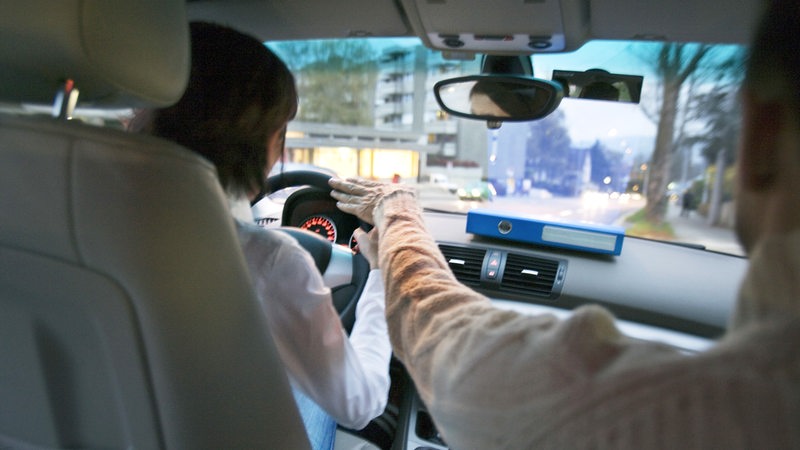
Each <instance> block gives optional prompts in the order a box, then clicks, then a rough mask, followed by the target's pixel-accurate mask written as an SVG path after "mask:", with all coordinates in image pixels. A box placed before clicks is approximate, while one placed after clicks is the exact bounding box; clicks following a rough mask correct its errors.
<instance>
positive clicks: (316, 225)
mask: <svg viewBox="0 0 800 450" xmlns="http://www.w3.org/2000/svg"><path fill="white" fill-rule="evenodd" d="M300 228H302V229H304V230H308V231H313V232H314V233H317V234H318V235H320V236H322V237H324V238H325V239H327V240H329V241H331V242H336V224H334V223H333V221H332V220H331V219H329V218H327V217H325V216H322V215H319V216H310V217H307V218H306V220H304V221H303V223H301V224H300Z"/></svg>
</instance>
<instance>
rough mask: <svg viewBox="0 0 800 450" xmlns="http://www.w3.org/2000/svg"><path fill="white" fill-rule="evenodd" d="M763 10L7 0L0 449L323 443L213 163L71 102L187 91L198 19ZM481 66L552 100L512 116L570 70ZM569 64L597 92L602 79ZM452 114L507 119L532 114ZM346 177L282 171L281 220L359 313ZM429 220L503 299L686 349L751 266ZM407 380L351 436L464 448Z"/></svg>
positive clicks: (380, 32) (448, 252) (719, 319)
mask: <svg viewBox="0 0 800 450" xmlns="http://www.w3.org/2000/svg"><path fill="white" fill-rule="evenodd" d="M758 8H759V2H758V1H757V0H717V1H707V0H702V1H697V0H674V1H655V0H647V1H641V0H613V1H600V0H536V1H521V2H519V1H513V0H499V1H493V2H484V1H480V0H343V1H325V0H310V1H301V2H298V1H294V2H293V1H287V0H248V1H232V0H188V1H185V0H157V1H156V0H151V1H143V2H130V1H123V0H28V1H25V2H12V1H10V0H4V1H3V7H2V10H3V14H2V15H0V104H1V105H2V106H3V107H4V108H3V109H2V112H1V113H0V174H1V175H0V192H2V193H1V194H0V336H1V337H2V342H3V345H2V346H0V405H3V406H2V407H0V449H4V448H9V449H56V448H143V449H150V448H154V449H155V448H164V449H166V448H191V449H201V448H214V449H218V448H242V449H244V448H247V449H252V448H281V449H301V448H309V444H308V442H307V438H306V436H305V433H304V429H303V425H302V422H301V421H300V418H299V414H298V413H297V408H296V406H295V404H294V400H293V398H292V395H291V391H290V386H289V381H288V379H287V376H286V374H285V372H284V369H283V366H282V364H281V362H280V359H279V358H278V356H277V353H276V350H275V347H274V344H273V342H272V339H271V337H270V334H269V330H268V328H267V326H266V322H265V320H264V319H263V317H262V316H261V311H260V310H259V307H258V302H257V300H256V297H255V294H254V293H253V291H252V288H251V287H250V280H249V276H248V274H247V267H246V264H245V262H244V258H243V256H242V253H241V250H240V248H239V244H238V241H237V236H236V232H235V229H234V225H233V222H232V221H231V217H230V212H229V211H228V204H227V202H226V199H225V194H224V193H223V192H222V189H221V187H220V186H219V183H218V181H217V178H216V175H215V171H214V168H213V166H212V165H211V164H210V163H209V162H207V161H205V160H203V159H202V158H201V157H199V156H197V155H196V154H194V153H192V152H190V151H188V150H187V149H184V148H181V147H179V146H178V145H176V144H173V143H170V142H166V141H164V140H160V139H156V138H152V137H148V136H140V135H135V134H132V133H128V132H126V131H124V130H121V129H119V128H118V127H112V126H95V125H89V124H85V123H81V122H80V121H77V120H70V119H71V117H72V114H73V112H74V110H75V108H76V106H77V107H84V108H92V109H97V110H118V109H127V108H152V107H160V106H165V105H169V104H171V103H173V102H175V101H177V100H178V99H179V98H180V96H181V95H182V92H183V89H184V88H185V84H186V80H187V77H188V67H189V66H188V63H189V42H188V24H189V22H190V21H192V20H205V21H211V22H216V23H221V24H225V25H229V26H231V27H234V28H236V29H238V30H240V31H243V32H246V33H249V34H252V35H253V36H256V37H258V38H259V39H261V40H263V41H265V42H266V41H284V40H307V39H333V38H335V39H343V38H362V37H416V38H418V39H420V40H421V42H422V43H423V44H424V45H425V46H426V47H428V48H429V49H432V50H435V51H442V52H449V53H457V54H462V53H463V54H478V55H489V56H491V57H493V58H496V60H497V61H504V62H507V61H513V60H520V59H521V60H522V61H528V60H529V57H530V55H531V54H534V53H569V52H573V51H575V50H577V49H579V48H580V47H582V46H583V45H584V44H585V43H587V42H589V41H593V40H619V39H624V40H642V41H660V40H670V41H676V42H704V43H724V44H738V45H746V44H747V43H748V42H749V38H750V34H751V33H752V31H753V25H754V20H755V18H757V17H758V11H759V9H758ZM522 65H523V66H524V65H525V64H524V63H523V64H522ZM586 69H589V68H586ZM475 75H476V76H477V75H486V79H487V80H492V79H494V80H495V81H497V82H498V83H499V81H498V80H500V78H492V77H493V76H494V77H497V76H499V77H504V78H503V80H504V81H508V79H509V78H516V79H517V80H522V81H516V82H514V83H512V85H513V86H514V87H513V89H514V90H516V91H526V92H527V91H531V90H532V92H534V94H531V95H530V97H529V99H530V101H531V102H533V99H534V98H536V99H537V105H538V106H537V108H539V109H537V110H533V111H528V112H527V113H525V114H523V115H521V116H518V117H517V120H522V121H530V120H537V119H539V118H541V117H543V116H545V115H547V114H549V113H551V112H552V111H553V110H556V109H557V108H558V103H559V102H560V101H561V96H562V93H561V91H560V90H559V89H560V88H559V87H557V86H556V83H554V82H552V81H547V80H545V81H542V80H537V81H532V80H531V78H532V76H531V73H530V72H529V71H527V70H525V68H524V67H523V68H522V69H512V70H499V69H496V68H495V69H492V70H490V71H488V72H484V73H482V74H477V73H476V74H475ZM568 75H570V76H571V75H572V74H569V73H566V72H565V73H564V76H568ZM594 75H595V76H603V77H606V76H611V75H614V74H600V75H597V74H594ZM574 76H575V78H574V79H573V81H574V82H577V83H582V84H583V85H586V84H588V81H585V80H584V79H583V78H582V77H589V75H586V74H585V73H583V72H581V73H580V74H578V75H574ZM621 76H624V75H621ZM479 79H481V78H480V77H478V78H474V79H470V80H455V81H452V82H451V83H457V82H465V81H470V82H475V81H478V80H479ZM512 81H513V80H512ZM625 81H626V82H630V83H633V84H635V83H641V81H640V80H637V79H635V78H633V79H628V78H626V79H625ZM470 86H471V85H470ZM639 87H641V86H639ZM300 95H301V96H302V95H303V94H302V91H301V92H300ZM540 100H543V101H540ZM441 101H442V102H446V99H445V100H441ZM621 101H630V98H629V99H628V100H621ZM18 105H39V106H40V107H41V108H42V109H43V110H44V111H45V113H44V114H30V113H28V111H29V110H25V109H24V108H22V109H19V108H16V109H15V108H14V106H18ZM451 106H452V105H451ZM442 107H443V108H444V109H445V110H449V111H450V112H451V113H454V114H456V115H458V113H459V111H461V112H462V113H463V116H464V117H470V116H472V118H473V119H475V120H476V124H478V125H480V126H489V128H491V127H492V126H493V125H494V126H499V123H500V122H505V121H509V120H513V119H514V118H513V117H504V116H499V115H497V114H494V113H475V111H467V110H460V109H459V107H457V106H452V107H448V105H447V104H446V103H445V104H443V105H442ZM42 109H37V110H36V111H41V110H42ZM481 122H486V124H485V125H484V124H483V123H481ZM330 176H331V175H330V174H325V173H318V172H310V171H304V170H300V171H296V172H289V173H280V174H277V175H272V176H271V177H269V180H268V185H270V186H271V190H273V191H277V190H281V189H285V188H292V190H293V192H292V193H291V194H290V195H288V198H287V199H286V200H285V202H284V203H283V207H282V210H281V211H280V215H279V219H278V223H276V224H275V225H276V226H281V227H282V228H284V229H286V230H287V231H286V232H287V233H291V234H292V235H293V236H295V237H296V238H297V239H298V241H299V242H301V244H302V245H304V246H305V247H306V248H307V249H308V250H309V252H310V253H311V254H312V256H314V258H315V262H316V263H317V267H318V268H319V270H320V272H321V273H323V276H324V277H325V279H326V281H327V282H328V284H329V285H330V286H331V288H332V292H333V296H334V303H335V306H336V308H337V310H338V311H339V312H340V314H341V317H342V320H343V323H344V325H345V327H346V328H348V327H350V326H352V322H353V320H354V305H355V302H356V300H357V298H358V295H359V293H360V290H361V288H363V285H364V282H365V279H366V274H367V272H368V265H366V263H365V261H364V259H363V257H360V256H359V255H357V254H354V253H353V252H351V251H350V250H349V249H347V248H346V247H347V246H348V245H349V244H350V242H348V241H347V238H348V237H349V236H351V233H352V231H353V230H354V229H355V228H357V227H359V226H362V227H365V226H366V224H364V223H361V222H359V221H358V220H357V219H356V218H355V217H353V216H349V215H347V214H344V213H342V212H341V211H339V210H338V209H337V208H336V203H335V201H334V200H333V199H332V198H331V197H330V196H329V195H328V193H327V188H326V180H327V179H328V178H329V177H330ZM310 215H323V216H325V217H328V218H331V219H332V220H333V221H334V222H335V223H336V224H337V225H338V226H339V231H340V233H339V234H340V236H343V238H340V239H339V240H338V243H339V244H343V245H333V244H331V243H330V242H328V241H327V240H324V239H319V238H318V236H314V235H309V234H308V233H305V232H301V231H300V230H298V227H299V226H300V224H301V223H302V222H303V220H304V219H305V218H306V217H309V216H310ZM424 217H425V220H426V225H427V227H428V229H429V231H430V232H431V233H432V234H433V236H434V237H435V238H436V240H437V242H438V244H439V246H440V249H441V251H442V253H443V255H444V256H445V259H446V260H448V262H449V263H450V266H451V269H452V270H453V272H454V274H455V275H456V277H457V278H458V279H459V281H461V282H462V283H464V284H465V285H467V286H469V287H471V288H472V289H474V290H476V291H478V292H481V293H483V294H485V295H487V296H488V297H489V298H491V299H492V300H493V302H494V303H495V305H496V306H497V307H499V308H508V309H514V310H517V311H520V312H521V313H524V314H539V313H550V314H555V315H557V316H559V317H567V316H569V314H570V311H571V310H572V309H574V308H576V307H578V306H581V305H584V304H589V303H594V304H600V305H603V306H605V307H607V308H609V309H610V310H611V311H612V312H613V313H614V314H615V315H616V316H617V317H618V318H619V319H620V328H621V329H622V331H623V332H625V333H626V334H629V335H630V336H633V337H636V338H642V339H656V340H661V341H663V342H665V343H667V344H670V345H674V346H676V347H678V348H680V349H682V350H683V351H685V352H688V353H692V352H698V351H701V350H703V349H705V348H708V347H709V346H711V345H712V344H713V342H714V340H715V339H716V338H717V337H719V336H720V335H722V333H724V331H725V329H726V327H727V321H728V317H729V316H730V313H731V310H732V307H733V302H734V301H735V297H736V292H737V288H738V282H739V280H740V279H741V278H742V276H743V274H744V271H745V268H746V264H747V260H746V258H743V257H740V256H732V255H728V254H723V253H719V252H713V251H705V250H702V249H699V248H697V247H696V246H691V245H679V244H668V243H664V242H659V241H653V240H648V239H638V238H628V237H625V240H624V246H623V247H622V250H621V252H618V253H617V254H610V253H609V252H605V253H604V252H597V251H593V250H592V249H590V248H587V247H586V246H585V245H582V244H581V245H577V244H575V242H577V241H580V242H582V243H585V242H587V241H586V240H585V239H583V238H586V239H589V238H587V235H586V234H574V233H575V231H574V230H560V231H557V233H560V234H558V236H561V239H565V240H566V245H560V246H553V245H539V244H541V242H539V243H535V242H531V241H530V239H527V238H526V237H522V238H512V239H509V236H507V234H509V233H508V231H506V232H504V227H506V229H507V230H509V231H510V230H511V226H512V225H513V227H514V229H520V228H521V227H523V226H524V225H525V223H524V222H514V221H513V220H511V219H508V218H507V217H506V218H505V219H506V220H505V223H502V222H503V220H502V219H503V218H498V221H499V222H500V223H494V222H492V223H490V228H492V231H490V232H479V233H471V232H467V231H463V232H462V231H460V230H465V229H466V226H467V220H468V218H467V217H468V216H467V215H458V214H451V213H447V212H442V211H436V210H433V209H426V210H425V213H424ZM495 229H497V230H499V234H498V233H496V232H495V231H494V230H495ZM454 230H455V231H454ZM568 233H573V234H568ZM580 233H586V230H581V231H580ZM565 236H566V237H565ZM590 237H591V238H592V239H594V240H592V239H589V241H591V242H592V243H594V242H597V239H600V237H598V235H594V236H590ZM620 239H621V238H620ZM343 248H345V249H346V251H343ZM595 250H596V249H595ZM612 253H613V252H612ZM491 264H497V265H498V266H499V267H500V274H499V276H490V275H489V270H490V265H491ZM526 271H527V272H526ZM531 272H535V273H536V274H537V278H538V281H537V282H536V283H531V282H530V280H529V279H527V278H526V276H525V274H526V273H531ZM520 273H521V274H522V275H517V274H520ZM539 274H541V276H538V275H539ZM390 373H391V377H392V387H391V390H390V394H389V405H388V406H387V408H386V411H385V412H384V414H383V415H381V416H379V417H378V418H376V419H374V420H373V421H372V422H371V423H370V424H369V425H368V426H367V427H366V428H365V429H363V430H345V429H340V430H339V434H338V435H337V442H336V448H337V449H347V448H380V449H393V450H401V449H402V450H414V449H417V450H423V449H425V450H427V449H439V450H442V449H446V448H448V447H447V444H446V442H445V440H444V438H443V437H442V436H441V435H440V434H439V432H438V431H437V429H436V426H435V423H434V418H432V417H431V416H430V414H429V413H428V412H427V410H426V408H425V405H424V404H423V403H422V402H421V400H420V399H419V397H418V395H417V393H416V392H415V390H414V385H413V381H412V380H411V379H410V378H409V376H408V375H407V374H406V372H405V369H404V368H403V366H402V364H401V363H400V362H399V361H397V360H393V361H392V365H391V367H390Z"/></svg>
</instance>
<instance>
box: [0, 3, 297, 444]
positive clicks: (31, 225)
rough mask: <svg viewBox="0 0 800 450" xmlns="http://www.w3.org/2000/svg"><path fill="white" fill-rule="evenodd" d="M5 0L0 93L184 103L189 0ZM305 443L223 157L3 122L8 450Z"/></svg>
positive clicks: (0, 311)
mask: <svg viewBox="0 0 800 450" xmlns="http://www.w3.org/2000/svg"><path fill="white" fill-rule="evenodd" d="M0 3H2V6H1V7H0V8H1V9H2V11H3V14H2V15H0V101H3V102H6V103H7V104H12V105H16V104H17V103H16V102H23V101H31V102H39V103H41V102H43V101H50V99H51V98H52V97H53V96H54V95H55V93H56V91H58V89H59V86H60V85H62V84H63V83H64V80H65V79H67V78H69V79H72V80H73V81H72V82H69V83H74V86H75V87H77V89H78V90H80V92H81V94H80V95H81V98H83V97H84V95H85V97H86V98H87V104H89V105H92V106H94V107H114V108H117V107H122V106H126V105H127V106H137V107H138V106H163V105H167V104H169V103H171V102H174V101H177V99H178V98H180V95H181V93H182V90H183V88H184V86H185V83H186V79H187V75H188V58H189V56H188V24H187V23H186V18H185V11H184V8H185V6H184V1H183V0H151V1H137V2H131V1H128V0H26V1H25V2H18V1H12V0H2V1H0ZM120 55H125V57H120ZM307 446H308V443H307V439H306V437H305V433H304V431H303V427H302V423H301V421H300V419H299V415H298V414H297V410H296V407H295V405H294V400H293V398H292V396H291V392H290V390H289V386H288V382H287V378H286V374H285V371H284V369H283V366H282V364H281V363H280V360H279V358H278V356H277V352H276V350H275V348H274V344H273V343H272V340H271V337H270V334H269V330H268V328H267V325H266V323H265V321H264V317H263V312H262V311H261V309H260V306H259V304H258V301H257V299H256V296H255V294H254V293H253V291H252V288H251V285H250V279H249V277H248V273H247V267H246V265H245V262H244V258H243V256H242V253H241V250H240V248H239V244H238V240H237V237H236V232H235V229H234V224H233V222H232V220H231V216H230V213H229V211H228V210H227V206H226V201H225V197H224V194H223V192H222V190H221V188H220V186H219V183H218V181H217V179H216V176H215V171H214V168H213V166H212V165H211V164H209V163H208V162H207V161H205V160H203V159H202V158H200V157H198V156H197V155H195V154H194V153H192V152H190V151H188V150H186V149H184V148H181V147H179V146H177V145H175V144H172V143H169V142H165V141H163V140H159V139H156V138H152V137H149V136H138V135H133V134H130V133H126V132H124V131H121V130H115V129H110V128H100V127H94V126H89V125H84V124H81V123H78V122H77V121H65V120H59V119H53V118H49V117H33V116H25V115H16V114H11V113H5V114H1V115H0V448H147V449H150V448H191V449H203V448H209V449H219V448H291V449H294V448H307Z"/></svg>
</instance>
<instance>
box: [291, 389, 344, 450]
mask: <svg viewBox="0 0 800 450" xmlns="http://www.w3.org/2000/svg"><path fill="white" fill-rule="evenodd" d="M292 393H293V394H294V400H295V402H296V403H297V409H298V410H299V411H300V417H301V418H302V419H303V425H305V427H306V434H307V435H308V440H309V441H310V442H311V448H312V449H314V450H331V449H333V441H334V439H335V437H336V422H335V421H334V420H333V418H332V417H331V416H329V415H328V413H326V412H325V410H323V409H322V408H320V407H319V405H317V404H316V403H314V401H313V400H311V399H310V398H308V397H306V395H305V394H303V393H302V392H301V391H300V390H299V389H297V388H293V389H292Z"/></svg>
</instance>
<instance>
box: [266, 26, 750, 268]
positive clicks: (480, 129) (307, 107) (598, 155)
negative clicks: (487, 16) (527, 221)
mask: <svg viewBox="0 0 800 450" xmlns="http://www.w3.org/2000/svg"><path fill="white" fill-rule="evenodd" d="M268 45H269V47H270V48H271V49H273V50H274V51H276V53H278V54H279V55H280V56H281V57H282V58H283V60H284V61H286V62H287V63H288V64H289V66H290V68H291V69H292V71H293V73H294V74H295V76H296V79H297V85H298V90H299V93H300V108H299V111H298V115H297V118H296V119H295V120H294V121H293V122H292V123H290V126H289V132H288V133H287V141H286V154H285V161H287V162H290V163H293V164H306V165H313V166H320V167H324V168H327V169H330V170H333V171H334V172H336V173H337V174H338V175H339V176H341V177H349V176H360V177H365V178H372V179H379V180H385V181H391V182H398V183H409V184H413V185H415V187H416V188H417V189H418V192H419V198H420V201H421V203H422V204H423V206H424V207H426V208H429V209H433V210H439V211H447V212H455V213H466V212H467V211H469V210H470V209H472V208H489V209H494V210H498V211H506V212H513V213H515V214H520V213H522V214H525V215H530V216H533V217H537V218H542V219H547V220H556V221H567V222H583V223H594V224H603V225H612V226H616V227H621V228H624V229H625V232H626V234H627V235H631V236H640V237H646V238H652V239H658V240H668V241H677V242H683V243H688V244H692V245H698V246H704V247H705V248H708V249H710V250H714V251H722V252H727V253H733V254H743V252H742V250H741V248H740V247H739V245H738V243H737V242H736V238H735V235H734V232H733V229H732V223H733V192H732V184H733V183H732V177H733V176H734V172H735V171H734V168H733V164H734V161H735V151H736V138H737V134H738V123H739V110H738V101H737V86H738V84H739V83H740V81H741V79H740V77H741V74H742V69H741V64H742V60H743V56H742V55H743V51H742V48H740V47H737V46H701V45H694V44H675V43H656V42H624V41H614V42H610V41H595V42H590V43H588V44H586V45H585V46H584V47H582V48H581V49H579V50H578V51H576V52H573V53H567V54H552V55H549V54H539V55H535V56H534V57H533V67H534V75H535V76H536V77H537V78H543V79H547V80H550V79H552V78H553V72H554V71H559V70H568V71H586V70H589V69H601V70H605V71H608V72H611V73H617V74H626V75H636V76H643V77H644V82H643V85H642V93H641V101H640V103H638V104H636V103H630V102H628V103H620V102H612V101H603V100H586V99H579V98H574V95H573V96H570V93H569V92H567V93H565V98H564V100H563V101H562V102H561V104H560V106H559V107H558V108H557V109H556V111H555V112H553V113H552V114H551V115H549V116H548V117H546V118H544V119H541V120H538V121H531V122H507V123H503V124H502V125H501V126H500V127H499V128H497V129H489V127H487V124H486V122H481V121H475V120H469V119H461V118H456V117H451V116H448V115H447V114H446V113H444V112H443V111H441V110H440V109H439V107H438V105H437V103H436V101H435V98H434V95H433V89H432V87H433V85H434V84H435V83H436V82H437V81H439V80H442V79H445V78H453V77H458V76H463V75H472V74H477V73H479V67H480V60H479V59H478V58H475V59H449V58H447V57H445V56H444V55H442V53H441V52H437V51H432V50H429V49H427V48H425V47H423V46H422V45H421V43H420V41H419V40H417V39H411V38H402V39H348V40H326V41H296V42H294V41H283V42H272V43H268ZM572 94H575V93H572Z"/></svg>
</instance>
